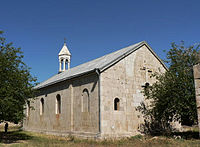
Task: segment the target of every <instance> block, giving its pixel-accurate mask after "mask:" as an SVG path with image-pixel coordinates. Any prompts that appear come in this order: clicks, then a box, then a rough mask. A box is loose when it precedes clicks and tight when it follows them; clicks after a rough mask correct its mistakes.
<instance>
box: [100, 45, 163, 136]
mask: <svg viewBox="0 0 200 147" xmlns="http://www.w3.org/2000/svg"><path fill="white" fill-rule="evenodd" d="M165 70H166V69H165V68H164V66H163V65H162V64H161V63H160V61H159V60H158V59H157V58H156V57H155V56H154V55H153V54H152V52H151V51H150V50H149V49H148V48H147V46H145V45H144V46H142V47H141V48H140V49H138V50H137V51H135V52H133V53H131V54H130V55H128V56H127V57H125V58H124V59H122V60H120V61H119V62H118V63H116V64H115V65H113V66H112V67H110V68H108V69H107V70H105V71H104V72H103V73H101V82H100V83H101V134H102V135H101V136H102V138H106V137H123V136H133V135H137V134H138V133H139V131H138V130H139V129H140V124H141V123H142V122H143V119H142V116H141V114H140V113H139V112H136V110H135V108H136V107H137V106H139V105H140V102H142V101H144V96H143V94H142V93H141V91H142V90H143V86H144V85H145V83H149V84H152V83H153V82H155V79H153V78H151V74H153V73H155V72H165ZM115 98H119V99H120V106H119V107H120V108H119V110H117V111H116V110H114V99H115Z"/></svg>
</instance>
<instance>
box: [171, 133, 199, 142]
mask: <svg viewBox="0 0 200 147" xmlns="http://www.w3.org/2000/svg"><path fill="white" fill-rule="evenodd" d="M172 135H175V136H181V138H182V139H187V140H188V139H199V132H198V131H187V132H174V133H172Z"/></svg>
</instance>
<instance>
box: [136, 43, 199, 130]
mask: <svg viewBox="0 0 200 147" xmlns="http://www.w3.org/2000/svg"><path fill="white" fill-rule="evenodd" d="M199 48H200V46H199V45H197V44H196V45H192V46H189V47H185V45H184V42H181V43H180V45H177V44H175V43H172V44H171V49H170V50H169V51H168V52H167V61H166V62H167V64H168V65H169V69H168V71H166V72H165V73H163V74H158V73H156V74H155V75H154V77H155V78H156V79H157V82H155V83H154V84H153V85H150V86H149V87H146V88H145V90H144V95H145V97H146V99H147V100H150V101H151V103H150V105H149V106H148V105H145V104H144V103H143V104H142V105H141V106H140V107H138V109H139V110H140V111H141V112H142V113H143V114H144V115H145V117H146V118H148V119H146V121H147V122H146V125H147V126H148V127H149V128H151V127H155V128H156V126H159V127H160V128H162V129H161V130H162V131H163V129H164V130H167V129H169V128H170V123H171V122H172V121H179V122H180V123H181V124H183V125H192V124H194V123H196V122H197V110H196V99H195V86H194V78H193V68H192V67H193V65H195V64H197V63H198V62H199V61H200V55H199ZM150 120H151V122H153V123H151V122H150ZM159 127H157V128H159ZM151 131H153V130H151Z"/></svg>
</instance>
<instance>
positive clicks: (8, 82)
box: [0, 31, 36, 123]
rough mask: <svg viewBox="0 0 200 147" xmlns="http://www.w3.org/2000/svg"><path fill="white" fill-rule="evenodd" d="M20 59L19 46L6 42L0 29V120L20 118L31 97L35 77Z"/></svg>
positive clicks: (16, 119) (17, 119)
mask: <svg viewBox="0 0 200 147" xmlns="http://www.w3.org/2000/svg"><path fill="white" fill-rule="evenodd" d="M22 59H23V55H22V52H21V50H20V48H15V47H13V46H12V43H6V39H5V38H4V37H3V31H0V122H1V121H11V122H15V123H17V122H19V121H20V120H22V119H23V117H24V115H23V110H24V106H25V104H26V102H27V99H28V98H30V97H33V94H34V91H33V90H32V88H33V86H34V84H33V83H34V82H35V81H36V78H33V77H32V76H31V74H30V72H29V68H28V67H27V66H26V64H25V63H24V62H23V61H22Z"/></svg>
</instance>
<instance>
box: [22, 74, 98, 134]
mask: <svg viewBox="0 0 200 147" xmlns="http://www.w3.org/2000/svg"><path fill="white" fill-rule="evenodd" d="M97 83H98V75H97V74H96V73H91V74H87V75H84V76H81V77H77V78H74V79H71V80H67V81H63V82H60V83H57V84H54V85H51V86H48V87H45V88H43V89H40V93H39V94H38V96H37V97H36V100H34V101H33V103H31V106H33V108H34V109H33V110H30V113H29V116H27V117H26V118H25V120H24V124H23V128H24V129H25V130H30V131H37V132H44V133H51V134H60V135H68V134H74V135H78V136H96V135H97V134H98V132H99V101H98V84H97ZM84 89H87V90H88V92H89V99H90V101H89V102H90V103H89V106H90V107H89V108H90V109H89V111H88V112H82V101H81V99H82V94H83V90H84ZM57 94H59V95H60V96H61V113H60V114H56V96H57ZM41 98H43V99H44V113H43V114H42V115H40V100H41ZM25 113H27V111H26V112H25Z"/></svg>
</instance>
